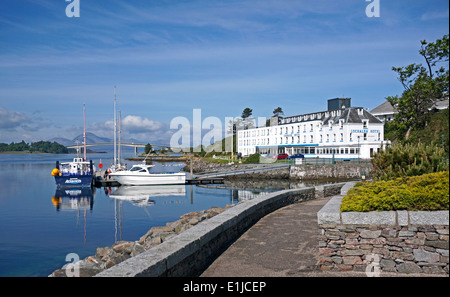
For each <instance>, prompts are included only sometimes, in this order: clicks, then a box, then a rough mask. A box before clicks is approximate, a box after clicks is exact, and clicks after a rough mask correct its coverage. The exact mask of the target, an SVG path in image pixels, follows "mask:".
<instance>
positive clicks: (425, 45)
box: [386, 34, 449, 140]
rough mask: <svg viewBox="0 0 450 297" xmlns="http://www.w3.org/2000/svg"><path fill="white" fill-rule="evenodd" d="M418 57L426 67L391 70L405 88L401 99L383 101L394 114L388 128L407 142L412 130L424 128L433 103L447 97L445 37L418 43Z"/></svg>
mask: <svg viewBox="0 0 450 297" xmlns="http://www.w3.org/2000/svg"><path fill="white" fill-rule="evenodd" d="M419 54H420V55H421V56H422V57H423V58H424V60H425V63H426V65H425V66H424V65H422V64H416V63H413V64H410V65H407V66H404V67H392V70H393V71H395V72H397V74H398V80H399V81H400V82H401V84H402V85H403V88H404V91H403V93H402V95H401V96H398V95H396V96H390V97H387V98H386V100H387V101H389V103H390V104H391V105H392V106H394V107H395V109H396V111H397V113H396V114H395V116H394V120H393V122H392V123H391V124H390V125H391V127H390V128H391V129H392V131H393V132H394V133H395V134H396V135H395V136H396V138H398V139H405V140H408V138H409V136H410V133H411V131H413V130H415V129H418V128H423V127H424V126H425V125H426V123H427V122H428V120H429V115H430V109H431V107H432V106H433V104H434V103H436V102H437V101H439V100H443V99H444V97H445V96H446V95H447V96H448V91H449V69H448V61H449V39H448V34H447V35H444V36H443V37H442V39H438V40H436V41H435V42H430V43H429V42H427V41H425V40H423V41H421V49H420V51H419Z"/></svg>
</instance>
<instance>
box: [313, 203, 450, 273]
mask: <svg viewBox="0 0 450 297" xmlns="http://www.w3.org/2000/svg"><path fill="white" fill-rule="evenodd" d="M342 198H343V196H335V197H333V198H331V199H330V200H329V201H328V203H327V204H326V205H325V206H324V207H323V208H322V209H321V210H320V211H319V212H318V214H317V217H318V224H319V228H320V232H321V236H322V239H321V241H320V242H319V253H320V255H319V258H320V266H321V269H322V270H324V271H365V272H366V273H368V275H372V276H380V275H381V276H383V274H382V273H383V272H391V273H392V272H394V273H400V274H402V273H403V274H409V273H422V274H443V275H445V274H447V275H448V274H449V211H406V210H401V211H380V212H376V211H372V212H340V209H339V207H340V204H341V201H342Z"/></svg>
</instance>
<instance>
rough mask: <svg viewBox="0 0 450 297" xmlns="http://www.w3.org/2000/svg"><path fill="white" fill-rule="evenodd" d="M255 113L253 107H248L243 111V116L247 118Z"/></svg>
mask: <svg viewBox="0 0 450 297" xmlns="http://www.w3.org/2000/svg"><path fill="white" fill-rule="evenodd" d="M252 114H253V109H251V108H249V107H247V108H245V109H244V110H243V111H242V115H241V118H243V119H246V118H248V117H249V116H251V115H252Z"/></svg>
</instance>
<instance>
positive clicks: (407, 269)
mask: <svg viewBox="0 0 450 297" xmlns="http://www.w3.org/2000/svg"><path fill="white" fill-rule="evenodd" d="M397 271H398V272H400V273H420V272H421V271H422V269H421V268H420V267H419V265H417V264H416V263H414V262H404V263H401V264H399V265H397Z"/></svg>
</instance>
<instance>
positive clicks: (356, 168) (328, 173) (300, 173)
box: [290, 163, 372, 180]
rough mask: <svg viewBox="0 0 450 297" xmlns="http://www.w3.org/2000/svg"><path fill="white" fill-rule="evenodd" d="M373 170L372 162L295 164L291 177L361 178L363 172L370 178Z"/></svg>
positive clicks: (291, 169)
mask: <svg viewBox="0 0 450 297" xmlns="http://www.w3.org/2000/svg"><path fill="white" fill-rule="evenodd" d="M371 170H372V164H370V163H359V164H358V163H352V164H346V163H340V164H334V165H331V164H328V165H293V166H291V168H290V178H291V179H301V180H317V179H360V178H361V176H362V174H363V173H365V176H366V178H370V175H369V173H370V171H371Z"/></svg>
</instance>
